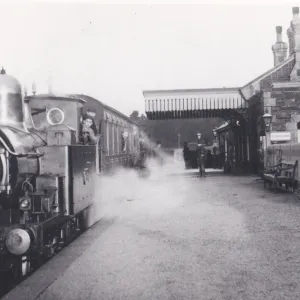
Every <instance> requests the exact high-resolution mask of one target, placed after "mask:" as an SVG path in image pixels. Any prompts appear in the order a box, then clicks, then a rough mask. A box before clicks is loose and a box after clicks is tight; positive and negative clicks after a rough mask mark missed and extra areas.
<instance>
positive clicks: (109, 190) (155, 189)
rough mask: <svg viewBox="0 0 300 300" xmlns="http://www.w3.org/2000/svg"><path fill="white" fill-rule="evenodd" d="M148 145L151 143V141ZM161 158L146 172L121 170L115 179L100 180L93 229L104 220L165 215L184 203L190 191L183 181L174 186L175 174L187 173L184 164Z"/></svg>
mask: <svg viewBox="0 0 300 300" xmlns="http://www.w3.org/2000/svg"><path fill="white" fill-rule="evenodd" d="M147 143H150V141H149V140H147ZM156 155H157V158H151V159H148V160H147V168H146V170H145V169H144V170H133V169H124V168H119V169H118V170H117V171H116V172H115V173H114V174H113V175H104V176H100V177H98V178H96V179H95V180H96V185H95V186H96V190H95V193H94V194H95V199H94V205H93V208H92V210H91V211H90V213H89V217H88V219H89V220H88V226H91V225H92V224H94V223H95V222H97V221H98V220H100V219H101V218H102V217H105V218H116V217H117V218H123V217H125V218H127V217H130V216H132V215H134V214H136V213H138V214H141V215H143V214H162V213H164V212H166V210H172V209H174V208H175V207H177V206H178V205H180V204H181V202H182V195H181V193H182V192H183V191H184V190H185V189H187V188H188V182H187V179H186V178H184V177H181V178H180V180H179V181H178V179H177V180H176V186H173V185H172V180H170V176H172V175H171V174H173V173H175V172H178V171H183V170H184V164H183V162H182V161H175V160H174V158H173V156H170V155H166V154H165V153H163V152H162V151H160V150H158V151H156Z"/></svg>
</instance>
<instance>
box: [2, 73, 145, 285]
mask: <svg viewBox="0 0 300 300" xmlns="http://www.w3.org/2000/svg"><path fill="white" fill-rule="evenodd" d="M87 117H90V119H91V120H92V123H93V124H92V126H91V127H93V128H92V129H93V131H94V133H93V134H94V137H95V139H94V140H95V142H93V143H82V135H83V134H84V133H83V132H82V126H83V125H82V124H83V120H84V118H87ZM91 127H90V128H91ZM90 132H91V130H90ZM139 135H140V131H139V128H138V126H137V125H136V124H135V123H133V122H132V121H131V120H130V119H129V118H127V117H126V116H125V115H123V114H121V113H120V112H118V111H116V110H114V109H113V108H111V107H109V106H107V105H105V104H103V103H101V102H100V101H98V100H97V99H94V98H92V97H89V96H86V95H57V94H52V93H49V94H40V95H37V94H36V93H35V92H33V95H31V96H27V95H26V96H25V97H23V96H22V90H21V85H20V83H19V82H18V81H17V79H15V78H14V77H12V76H9V75H7V74H6V72H5V70H4V69H3V68H2V70H1V72H0V276H1V274H2V276H3V278H8V277H7V276H8V274H9V276H11V277H12V280H13V281H14V282H16V281H19V280H20V279H21V278H22V276H23V275H24V274H25V273H28V272H30V270H33V269H35V268H37V267H38V266H39V265H41V263H42V262H43V261H44V260H47V259H49V258H50V257H51V256H53V255H54V254H55V253H56V252H57V251H58V250H60V249H61V248H63V247H64V245H66V244H67V243H69V242H70V241H71V240H73V239H74V237H76V236H77V235H78V233H79V232H81V231H82V230H84V229H85V228H86V226H87V224H86V212H87V210H88V209H90V208H91V206H92V205H93V202H94V201H95V200H97V199H94V194H95V193H94V191H95V190H96V188H97V187H96V186H97V179H96V177H97V176H95V175H96V174H98V175H101V174H103V173H106V172H111V171H112V170H113V169H114V168H115V167H116V166H120V165H122V166H127V167H134V166H136V165H137V163H138V161H139V155H140V148H139ZM24 265H25V266H26V270H24ZM3 274H5V275H3ZM2 282H3V281H2Z"/></svg>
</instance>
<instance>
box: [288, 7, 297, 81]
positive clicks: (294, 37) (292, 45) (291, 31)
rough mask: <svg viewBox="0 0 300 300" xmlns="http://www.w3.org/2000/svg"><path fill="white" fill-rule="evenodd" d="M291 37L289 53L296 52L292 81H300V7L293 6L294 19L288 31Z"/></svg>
mask: <svg viewBox="0 0 300 300" xmlns="http://www.w3.org/2000/svg"><path fill="white" fill-rule="evenodd" d="M287 33H288V37H289V47H290V49H289V53H290V55H293V54H295V66H294V68H293V70H292V72H291V75H290V79H291V81H300V18H299V7H293V20H292V21H291V26H290V28H289V29H288V31H287Z"/></svg>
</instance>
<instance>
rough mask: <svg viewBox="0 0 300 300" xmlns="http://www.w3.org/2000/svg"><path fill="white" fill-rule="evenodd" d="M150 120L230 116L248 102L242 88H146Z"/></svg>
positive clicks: (147, 111)
mask: <svg viewBox="0 0 300 300" xmlns="http://www.w3.org/2000/svg"><path fill="white" fill-rule="evenodd" d="M143 95H144V98H145V112H146V115H147V117H148V119H150V120H167V119H192V118H217V117H220V118H225V119H226V118H229V117H230V116H231V115H232V114H233V113H234V111H238V110H246V109H247V107H248V103H247V101H246V100H244V98H243V97H242V95H241V93H240V91H239V88H214V89H187V90H150V91H149V90H148V91H143Z"/></svg>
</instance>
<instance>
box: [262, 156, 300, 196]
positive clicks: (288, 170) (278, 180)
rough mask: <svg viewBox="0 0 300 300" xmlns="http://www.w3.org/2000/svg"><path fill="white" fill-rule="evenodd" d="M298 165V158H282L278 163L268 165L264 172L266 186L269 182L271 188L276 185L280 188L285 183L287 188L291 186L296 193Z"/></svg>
mask: <svg viewBox="0 0 300 300" xmlns="http://www.w3.org/2000/svg"><path fill="white" fill-rule="evenodd" d="M297 166H298V160H296V161H287V160H282V161H281V162H280V163H279V164H277V165H274V166H267V167H266V168H265V170H264V173H263V180H264V187H266V186H267V184H269V187H270V188H272V186H273V185H275V187H276V188H277V189H278V188H280V187H282V185H283V184H284V186H285V188H286V190H289V189H290V188H291V189H292V191H293V193H294V192H295V189H296V186H297V181H296V180H295V174H296V168H297Z"/></svg>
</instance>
